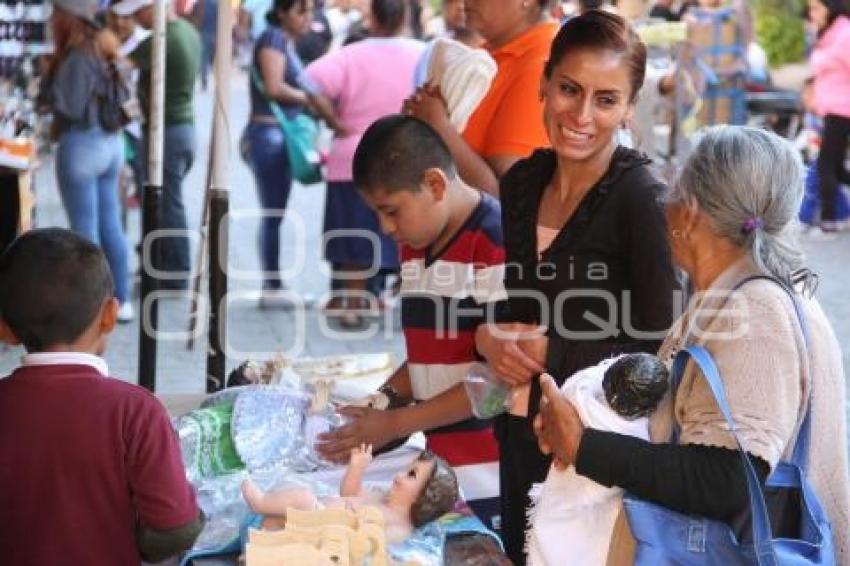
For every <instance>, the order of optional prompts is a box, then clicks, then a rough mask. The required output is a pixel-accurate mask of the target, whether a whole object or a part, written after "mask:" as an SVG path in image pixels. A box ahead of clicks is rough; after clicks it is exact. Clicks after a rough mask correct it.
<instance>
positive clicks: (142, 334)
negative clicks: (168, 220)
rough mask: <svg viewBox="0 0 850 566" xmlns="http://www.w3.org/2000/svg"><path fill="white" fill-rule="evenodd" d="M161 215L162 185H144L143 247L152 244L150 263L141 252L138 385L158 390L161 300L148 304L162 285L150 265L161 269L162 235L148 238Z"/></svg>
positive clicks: (154, 229)
mask: <svg viewBox="0 0 850 566" xmlns="http://www.w3.org/2000/svg"><path fill="white" fill-rule="evenodd" d="M161 217H162V187H158V186H156V185H150V184H148V185H145V193H144V204H143V206H142V250H143V252H144V249H145V247H146V246H147V245H150V257H149V258H147V259H148V260H149V261H150V265H146V263H145V260H146V258H145V254H144V253H142V269H141V272H142V284H141V301H140V304H141V313H139V314H140V316H139V385H141V386H142V387H144V388H145V389H148V390H149V391H151V392H156V331H157V329H158V328H159V301H156V300H154V301H151V303H150V307H149V308H145V306H146V305H147V302H148V297H150V296H151V295H152V294H153V293H155V292H156V291H157V290H158V289H159V280H158V279H157V278H156V277H154V274H153V272H152V270H151V269H149V268H150V267H153V268H154V269H159V268H160V267H161V265H160V261H159V245H160V239H159V238H155V239H154V240H153V241H151V242H150V244H148V238H151V234H154V233H155V232H156V230H158V229H159V225H160V218H161Z"/></svg>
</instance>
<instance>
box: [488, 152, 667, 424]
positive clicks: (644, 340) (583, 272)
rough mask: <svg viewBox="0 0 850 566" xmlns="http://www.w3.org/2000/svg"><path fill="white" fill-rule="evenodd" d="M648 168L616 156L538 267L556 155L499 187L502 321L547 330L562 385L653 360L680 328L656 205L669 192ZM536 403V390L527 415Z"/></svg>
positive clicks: (524, 167) (522, 166) (634, 157)
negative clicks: (621, 360) (627, 357)
mask: <svg viewBox="0 0 850 566" xmlns="http://www.w3.org/2000/svg"><path fill="white" fill-rule="evenodd" d="M649 163H650V160H649V159H648V158H646V157H645V156H644V155H642V154H640V153H638V152H636V151H633V150H630V149H627V148H624V147H619V148H617V150H616V151H615V152H614V155H613V157H612V159H611V164H610V166H609V168H608V171H607V172H606V173H605V174H604V175H603V177H602V178H601V179H600V180H599V181H598V182H597V183H596V185H594V186H593V187H592V188H591V189H590V191H588V193H587V194H586V195H585V197H584V199H583V200H582V201H581V203H580V204H579V206H578V207H577V209H576V211H575V213H574V214H573V215H572V217H571V218H570V219H569V220H568V221H567V222H566V224H565V225H564V227H563V228H562V229H561V230H560V232H559V233H558V235H557V236H556V237H555V240H554V241H553V242H552V244H551V246H550V247H549V248H548V249H546V250H545V251H544V252H543V255H542V258H540V259H538V254H537V218H538V209H539V207H540V200H541V198H542V196H543V191H544V190H545V188H546V186H547V185H548V184H549V182H550V180H551V179H552V175H553V174H554V172H555V154H554V152H553V151H552V150H549V149H541V150H537V151H536V152H534V153H533V154H532V155H531V156H530V157H529V158H527V159H525V160H522V161H520V162H518V163H517V164H516V165H515V166H514V167H513V168H511V170H510V171H509V172H508V173H507V174H506V175H505V177H504V178H503V179H502V183H501V201H502V228H503V231H504V241H505V254H506V257H505V287H506V289H507V291H508V301H507V309H506V310H505V311H503V312H501V313H499V319H500V320H502V321H516V322H527V323H535V324H542V325H545V326H547V327H548V329H549V330H548V333H547V335H548V338H549V349H548V354H547V360H546V368H547V369H548V371H549V373H551V374H552V376H553V377H555V379H556V381H557V382H558V384H559V385H560V384H561V383H563V381H564V380H565V379H566V378H567V377H569V376H570V375H572V374H573V373H575V372H576V371H578V370H580V369H583V368H586V367H588V366H592V365H595V364H596V363H598V362H599V361H601V360H603V359H605V358H609V357H611V356H613V355H617V354H620V353H626V352H638V351H643V352H649V353H652V354H654V353H656V352H657V351H658V347H659V346H660V345H661V341H662V340H663V339H664V336H665V335H666V333H667V330H668V329H669V328H670V326H671V324H672V322H673V316H674V313H673V305H674V294H675V291H676V290H677V289H678V282H677V279H676V275H675V271H674V268H673V263H672V259H671V255H670V249H669V245H668V242H667V234H666V223H665V219H664V214H663V209H662V206H661V204H660V202H659V198H660V196H661V195H662V193H663V191H664V190H665V187H664V185H663V184H662V183H661V182H659V181H658V180H657V179H656V178H655V177H654V176H653V175H652V173H651V172H650V170H649V168H648V165H649ZM531 295H533V296H531ZM539 398H540V389H539V384H538V383H537V380H534V381H533V383H532V393H531V401H530V407H529V414H531V415H533V414H535V413H536V412H537V404H538V401H539Z"/></svg>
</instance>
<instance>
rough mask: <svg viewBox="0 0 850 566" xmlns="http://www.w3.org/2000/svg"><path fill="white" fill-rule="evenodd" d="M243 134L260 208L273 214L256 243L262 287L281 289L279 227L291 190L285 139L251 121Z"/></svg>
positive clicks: (263, 223) (273, 127)
mask: <svg viewBox="0 0 850 566" xmlns="http://www.w3.org/2000/svg"><path fill="white" fill-rule="evenodd" d="M245 135H246V136H247V140H248V146H249V149H248V157H249V160H250V165H251V170H252V171H253V172H254V179H255V180H256V183H257V196H258V197H259V200H260V205H261V206H262V207H263V212H264V213H266V214H268V213H273V215H272V216H266V217H264V218H263V219H262V220H261V222H260V232H259V238H258V244H259V249H260V263H261V265H262V268H263V271H264V272H265V274H264V283H263V287H264V288H266V289H275V288H279V287H280V286H281V281H280V225H281V222H282V221H283V212H284V210H285V209H286V203H287V202H288V201H289V193H290V192H291V190H292V171H291V169H290V166H289V156H288V155H287V153H286V139H285V138H284V136H283V130H281V129H280V126H278V125H277V124H263V123H258V122H250V123H249V124H248V127H247V130H246V131H245Z"/></svg>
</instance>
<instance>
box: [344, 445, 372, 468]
mask: <svg viewBox="0 0 850 566" xmlns="http://www.w3.org/2000/svg"><path fill="white" fill-rule="evenodd" d="M371 463H372V445H371V444H361V445H360V446H356V447H354V448H352V449H351V457H350V458H349V460H348V467H349V468H351V469H353V470H365V469H366V468H368V467H369V464H371Z"/></svg>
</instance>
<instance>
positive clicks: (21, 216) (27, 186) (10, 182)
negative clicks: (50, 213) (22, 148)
mask: <svg viewBox="0 0 850 566" xmlns="http://www.w3.org/2000/svg"><path fill="white" fill-rule="evenodd" d="M32 177H33V174H32V169H28V170H19V169H11V168H7V167H0V253H2V251H3V250H5V249H6V246H8V245H9V244H10V243H11V242H12V240H14V239H15V237H16V236H17V235H18V234H20V233H21V232H24V231H26V230H28V229H29V228H30V227H31V224H32V207H33V201H34V199H33V197H32Z"/></svg>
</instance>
